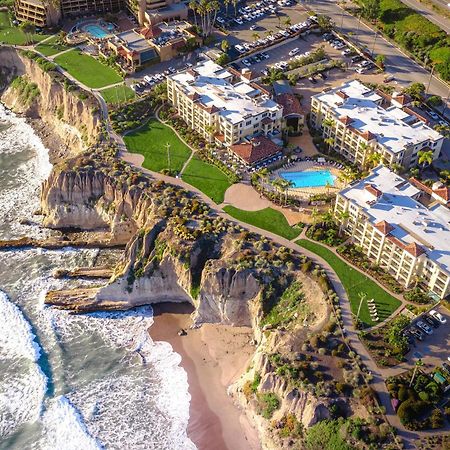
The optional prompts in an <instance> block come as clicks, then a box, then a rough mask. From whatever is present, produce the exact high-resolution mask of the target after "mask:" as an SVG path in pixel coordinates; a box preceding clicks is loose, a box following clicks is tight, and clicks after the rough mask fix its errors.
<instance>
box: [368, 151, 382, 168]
mask: <svg viewBox="0 0 450 450" xmlns="http://www.w3.org/2000/svg"><path fill="white" fill-rule="evenodd" d="M382 161H383V155H382V154H381V153H378V152H375V151H372V152H371V153H370V154H369V155H368V156H367V162H368V163H369V164H370V165H371V166H372V167H376V166H378V165H379V164H380V163H381V162H382Z"/></svg>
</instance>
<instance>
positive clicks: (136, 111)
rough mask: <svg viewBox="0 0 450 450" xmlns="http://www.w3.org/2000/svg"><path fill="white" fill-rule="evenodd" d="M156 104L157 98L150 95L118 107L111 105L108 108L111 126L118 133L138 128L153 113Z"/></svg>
mask: <svg viewBox="0 0 450 450" xmlns="http://www.w3.org/2000/svg"><path fill="white" fill-rule="evenodd" d="M105 90H107V89H105ZM103 92H104V91H103ZM158 104H159V103H158V100H157V99H155V98H153V97H151V96H150V97H144V98H142V99H139V100H137V101H135V102H133V103H129V104H127V105H124V106H120V107H116V106H115V105H112V107H111V108H109V118H110V120H111V126H112V127H113V129H114V131H115V132H116V133H120V134H122V133H124V132H126V131H131V130H134V129H136V128H139V127H140V126H141V125H142V124H143V123H144V122H145V121H146V120H147V119H148V118H149V117H150V116H152V115H153V113H154V111H155V108H156V107H157V105H158Z"/></svg>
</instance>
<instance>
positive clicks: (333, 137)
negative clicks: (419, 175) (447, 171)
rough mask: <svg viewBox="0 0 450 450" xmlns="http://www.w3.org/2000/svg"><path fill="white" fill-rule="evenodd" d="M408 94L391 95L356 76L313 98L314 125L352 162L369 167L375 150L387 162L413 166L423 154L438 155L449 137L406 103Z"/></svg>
mask: <svg viewBox="0 0 450 450" xmlns="http://www.w3.org/2000/svg"><path fill="white" fill-rule="evenodd" d="M405 100H406V97H405V96H402V95H398V96H396V97H393V98H391V97H388V96H386V95H380V93H378V92H375V91H373V90H372V89H370V88H368V87H366V86H364V85H363V84H362V83H360V82H359V81H357V80H352V81H348V82H346V83H344V84H343V85H342V86H340V87H337V88H334V89H329V90H324V91H323V92H321V93H320V94H316V95H313V96H312V98H311V123H312V125H313V126H314V127H315V128H316V129H318V130H320V131H321V132H322V135H323V137H324V138H325V139H328V140H329V142H331V146H332V148H333V149H334V150H335V151H336V152H338V153H340V154H342V155H343V156H344V157H345V158H347V159H348V160H350V161H351V162H353V163H355V164H358V165H360V166H362V165H365V163H366V162H367V161H366V158H367V157H368V155H370V154H371V153H373V152H376V153H380V154H381V155H382V156H383V160H384V162H385V163H386V164H394V163H395V164H400V165H401V166H403V167H406V168H410V167H415V166H416V165H417V160H418V152H419V151H421V150H424V151H425V150H426V151H428V150H431V151H432V152H433V159H436V158H438V156H439V153H440V150H441V147H442V143H443V141H444V137H443V136H441V135H440V134H439V133H438V132H436V131H435V130H433V129H432V128H430V127H429V126H428V125H427V124H426V119H424V118H423V117H421V116H420V115H418V114H417V113H415V112H414V111H413V110H412V109H410V108H409V107H408V106H407V103H406V101H405Z"/></svg>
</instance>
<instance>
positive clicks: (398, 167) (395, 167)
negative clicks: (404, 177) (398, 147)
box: [389, 162, 403, 173]
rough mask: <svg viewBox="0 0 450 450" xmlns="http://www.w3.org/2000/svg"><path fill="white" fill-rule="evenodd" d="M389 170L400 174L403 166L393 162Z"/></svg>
mask: <svg viewBox="0 0 450 450" xmlns="http://www.w3.org/2000/svg"><path fill="white" fill-rule="evenodd" d="M389 168H390V169H391V170H392V172H395V173H400V172H401V171H402V170H403V166H402V165H401V164H398V163H395V162H394V163H392V164H391V165H390V167H389Z"/></svg>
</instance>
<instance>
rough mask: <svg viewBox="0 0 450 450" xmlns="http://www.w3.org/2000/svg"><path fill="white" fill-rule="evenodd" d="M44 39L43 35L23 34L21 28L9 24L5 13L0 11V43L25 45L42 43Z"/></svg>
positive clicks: (8, 18)
mask: <svg viewBox="0 0 450 450" xmlns="http://www.w3.org/2000/svg"><path fill="white" fill-rule="evenodd" d="M46 37H47V36H45V35H43V34H37V33H25V31H23V30H22V29H21V28H19V27H15V26H14V25H12V24H11V21H10V17H9V15H8V12H7V11H0V43H1V42H4V43H5V44H12V45H26V44H29V43H33V42H39V41H42V40H43V39H45V38H46Z"/></svg>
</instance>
